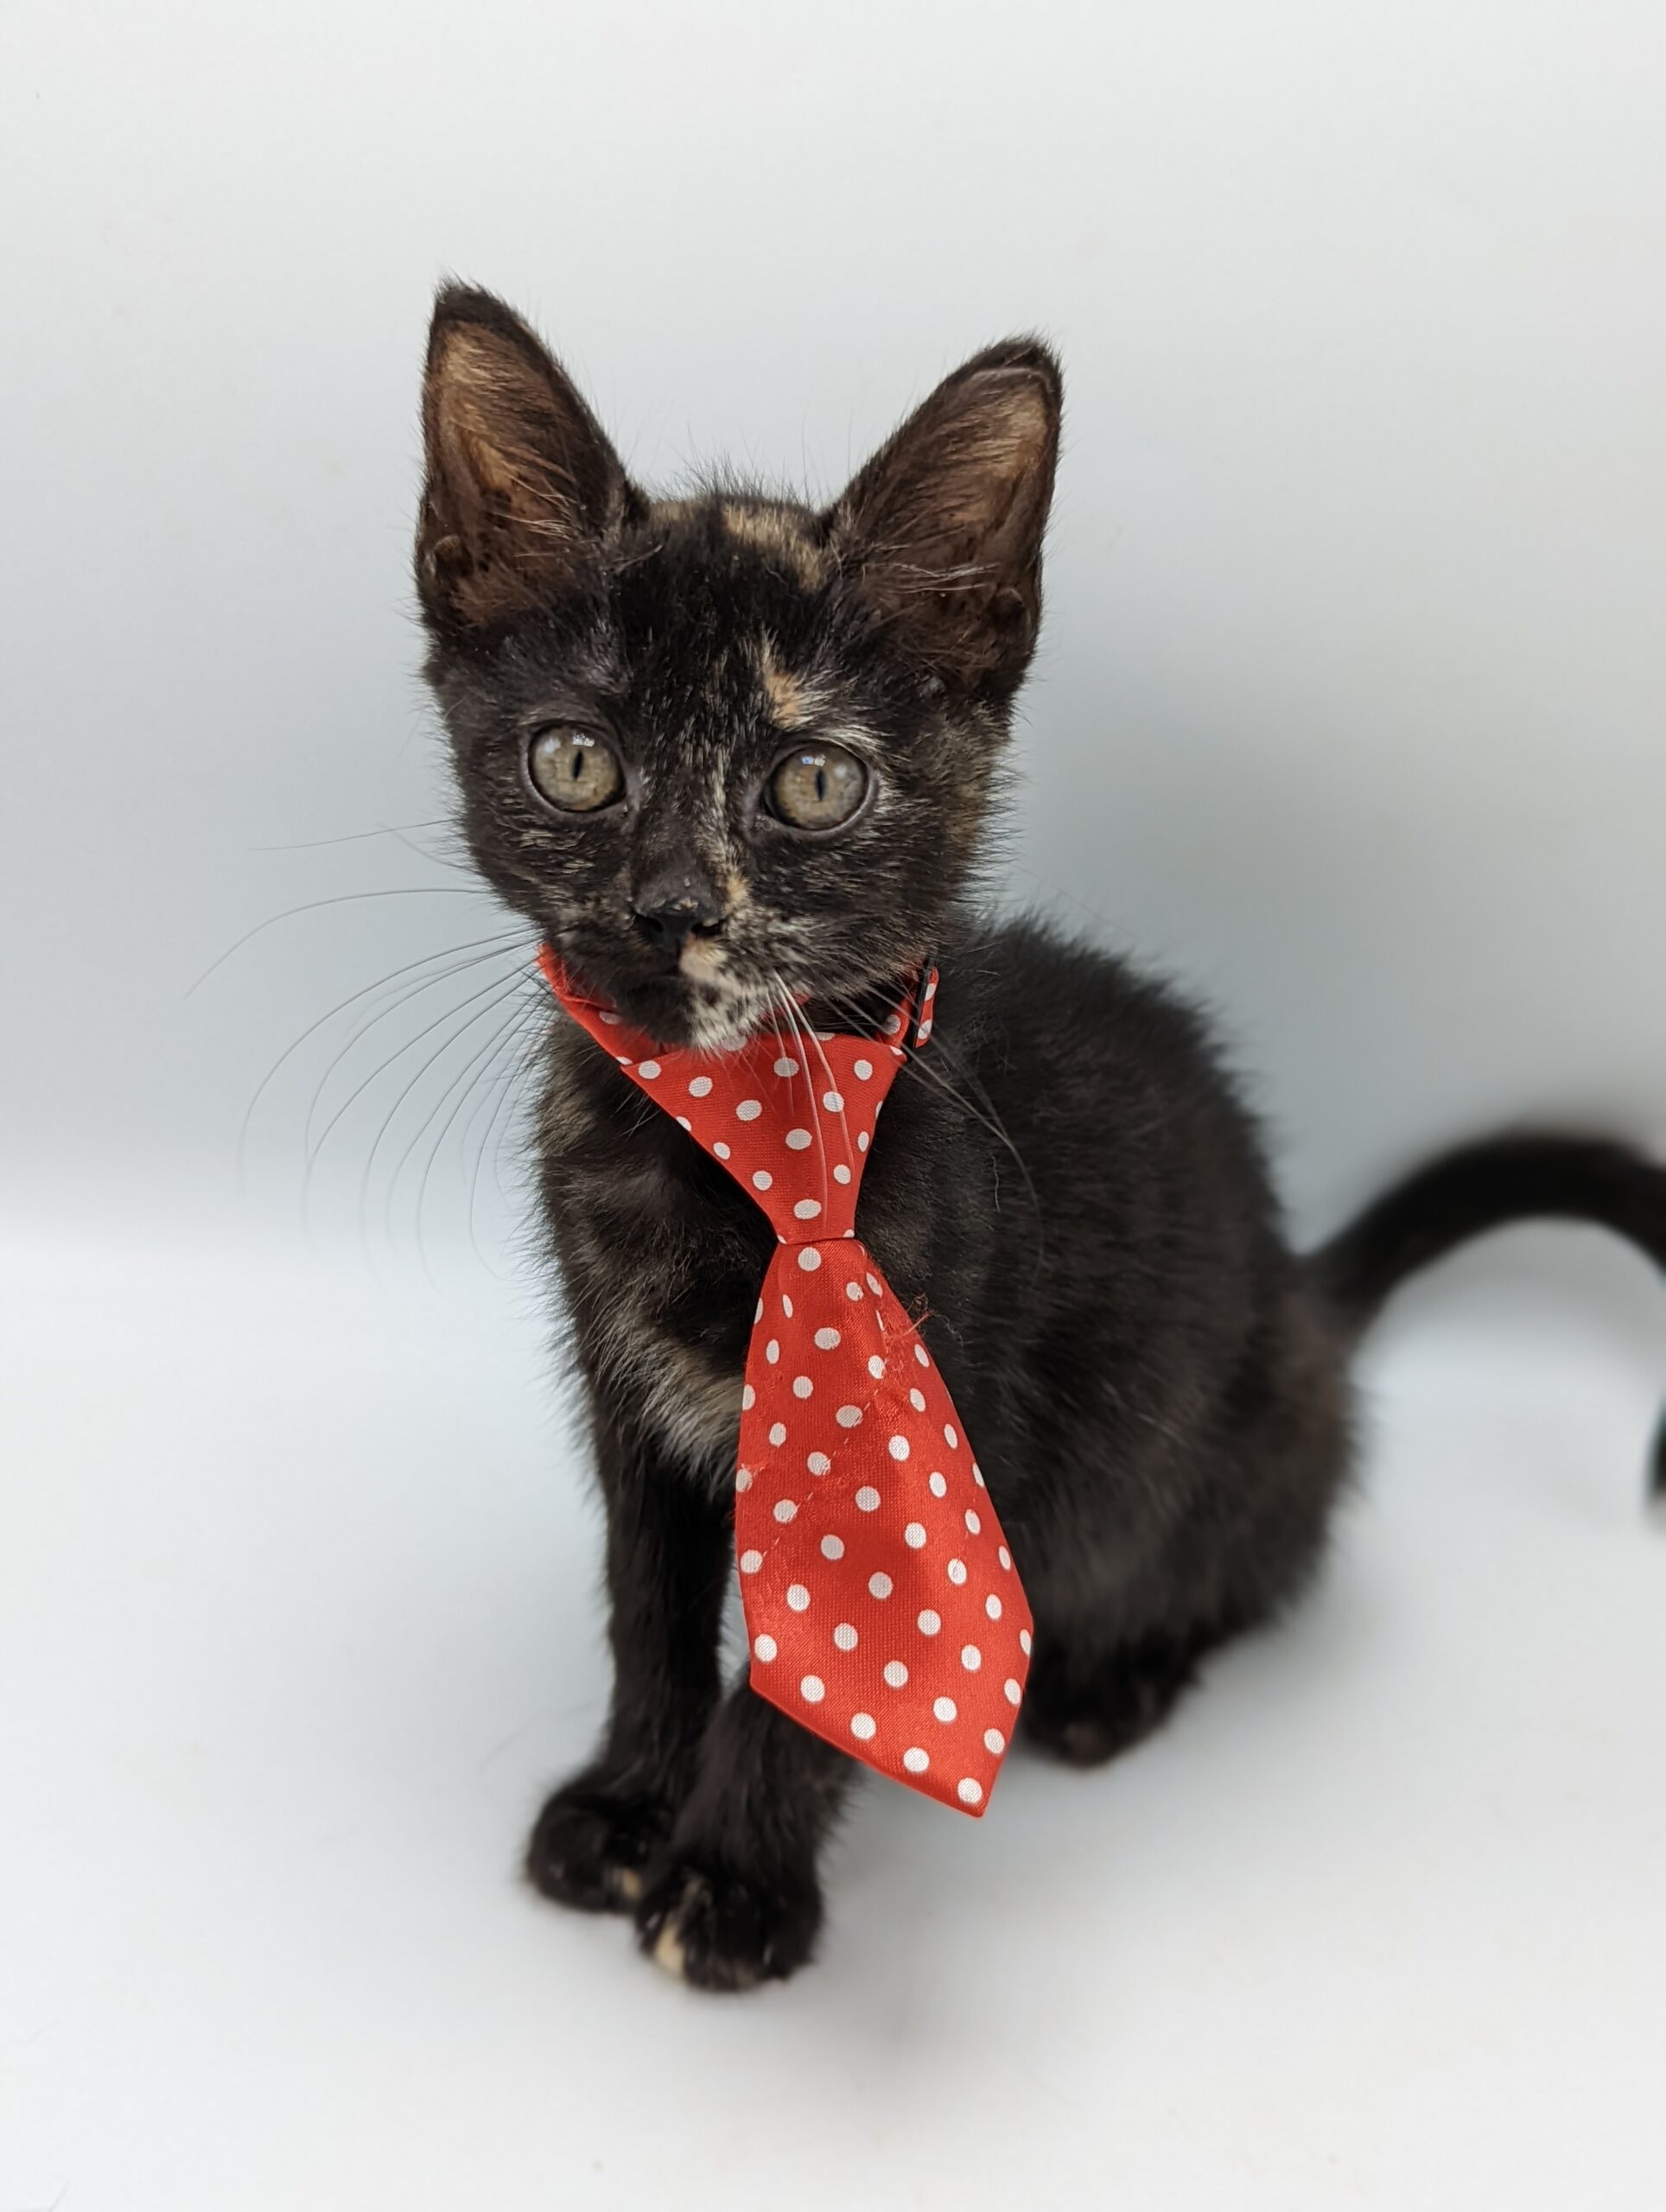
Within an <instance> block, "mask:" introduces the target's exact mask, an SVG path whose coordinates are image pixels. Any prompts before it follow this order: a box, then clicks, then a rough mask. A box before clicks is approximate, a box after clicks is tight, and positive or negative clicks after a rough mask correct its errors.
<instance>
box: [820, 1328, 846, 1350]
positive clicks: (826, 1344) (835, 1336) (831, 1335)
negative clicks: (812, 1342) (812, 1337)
mask: <svg viewBox="0 0 1666 2212" xmlns="http://www.w3.org/2000/svg"><path fill="white" fill-rule="evenodd" d="M840 1342H841V1338H840V1336H839V1332H838V1331H837V1330H836V1329H817V1332H816V1349H817V1351H837V1350H838V1348H839V1344H840Z"/></svg>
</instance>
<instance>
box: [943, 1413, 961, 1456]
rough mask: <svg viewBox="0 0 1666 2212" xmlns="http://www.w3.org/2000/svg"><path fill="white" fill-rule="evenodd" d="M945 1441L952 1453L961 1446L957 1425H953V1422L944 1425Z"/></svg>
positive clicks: (945, 1422) (946, 1422)
mask: <svg viewBox="0 0 1666 2212" xmlns="http://www.w3.org/2000/svg"><path fill="white" fill-rule="evenodd" d="M943 1440H944V1443H945V1444H946V1445H947V1446H948V1447H949V1449H950V1450H951V1452H952V1451H953V1450H954V1449H955V1448H956V1446H957V1445H958V1444H959V1442H960V1438H959V1436H958V1435H957V1433H956V1430H955V1425H954V1423H953V1422H952V1421H944V1424H943Z"/></svg>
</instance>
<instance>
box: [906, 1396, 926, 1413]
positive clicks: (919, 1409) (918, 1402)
mask: <svg viewBox="0 0 1666 2212" xmlns="http://www.w3.org/2000/svg"><path fill="white" fill-rule="evenodd" d="M908 1402H909V1404H910V1405H911V1406H912V1408H913V1409H914V1411H915V1412H916V1413H917V1414H923V1413H924V1412H925V1391H924V1390H911V1391H910V1392H909V1393H908Z"/></svg>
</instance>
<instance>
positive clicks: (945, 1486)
mask: <svg viewBox="0 0 1666 2212" xmlns="http://www.w3.org/2000/svg"><path fill="white" fill-rule="evenodd" d="M926 1480H927V1482H928V1483H929V1484H931V1488H932V1497H947V1496H948V1493H949V1483H948V1478H947V1477H946V1476H944V1475H928V1476H927V1477H926Z"/></svg>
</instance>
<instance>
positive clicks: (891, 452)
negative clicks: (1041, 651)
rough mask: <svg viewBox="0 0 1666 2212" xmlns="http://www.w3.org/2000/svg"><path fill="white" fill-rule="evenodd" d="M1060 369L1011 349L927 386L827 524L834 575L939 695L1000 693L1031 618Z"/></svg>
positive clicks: (994, 349)
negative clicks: (841, 576)
mask: <svg viewBox="0 0 1666 2212" xmlns="http://www.w3.org/2000/svg"><path fill="white" fill-rule="evenodd" d="M1063 391H1064V385H1063V379H1062V378H1061V377H1060V375H1059V364H1058V362H1057V361H1056V360H1055V359H1053V357H1052V353H1051V352H1049V350H1048V348H1047V347H1046V346H1044V345H1042V344H1041V343H1040V340H1035V339H1010V340H1008V341H1007V342H1006V344H1004V345H1001V346H991V347H990V348H989V351H988V352H987V353H979V354H977V355H976V357H975V358H974V359H972V360H970V361H968V362H967V363H966V365H965V366H964V367H963V368H960V369H957V370H956V372H955V373H954V374H953V375H952V376H951V377H949V378H945V380H944V382H943V383H942V384H940V385H938V388H937V390H936V391H934V392H933V393H932V396H931V397H930V398H929V399H928V400H926V401H925V404H924V405H922V406H921V407H919V408H918V409H916V410H915V411H914V413H913V414H912V415H911V416H909V418H908V420H907V421H906V423H904V424H903V426H902V428H901V429H900V430H898V431H896V432H895V433H894V435H893V436H892V437H891V438H890V439H889V440H888V441H887V442H886V443H885V444H884V445H883V446H881V448H880V450H879V451H878V453H876V454H874V458H873V459H872V461H869V462H868V466H867V467H865V468H864V469H863V470H862V473H861V474H860V475H858V476H857V478H856V479H855V482H854V483H852V485H851V486H850V487H849V490H848V491H847V492H846V493H845V494H844V496H843V499H840V500H839V501H838V503H837V505H836V506H835V507H834V508H833V509H832V511H831V512H830V515H829V516H828V518H827V520H828V525H829V529H830V533H831V536H832V538H833V542H834V543H835V544H836V546H837V547H838V548H839V550H840V553H841V556H842V559H843V564H844V567H845V570H846V572H847V574H849V575H851V576H852V577H853V578H854V580H855V585H856V588H857V589H858V590H859V591H860V593H861V594H862V597H863V598H864V599H865V600H866V601H867V602H868V606H869V607H870V608H871V609H872V611H873V612H874V613H876V614H877V615H878V616H879V618H880V619H881V621H882V622H883V623H884V624H885V625H886V626H887V627H889V628H891V629H893V631H894V632H896V634H897V636H898V638H899V640H900V642H902V643H903V644H904V645H906V647H907V649H908V650H909V651H910V652H912V654H913V655H914V656H915V657H916V658H918V659H919V661H921V662H922V663H923V664H925V666H926V667H928V668H929V669H930V670H931V671H932V673H933V674H934V675H936V676H938V677H940V678H941V679H942V680H943V681H944V683H948V684H949V685H951V687H953V688H957V689H960V690H1011V689H1013V688H1014V686H1015V685H1016V684H1017V683H1018V681H1019V679H1020V678H1021V677H1022V675H1023V673H1024V671H1025V669H1026V668H1027V665H1028V664H1029V658H1030V655H1031V653H1032V652H1033V650H1034V646H1035V637H1036V631H1037V629H1038V627H1039V626H1040V620H1041V537H1042V533H1043V531H1044V530H1045V529H1046V520H1047V509H1048V507H1049V505H1051V502H1052V479H1053V470H1054V467H1055V465H1056V463H1057V461H1058V457H1059V410H1060V405H1061V402H1062V398H1063Z"/></svg>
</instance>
